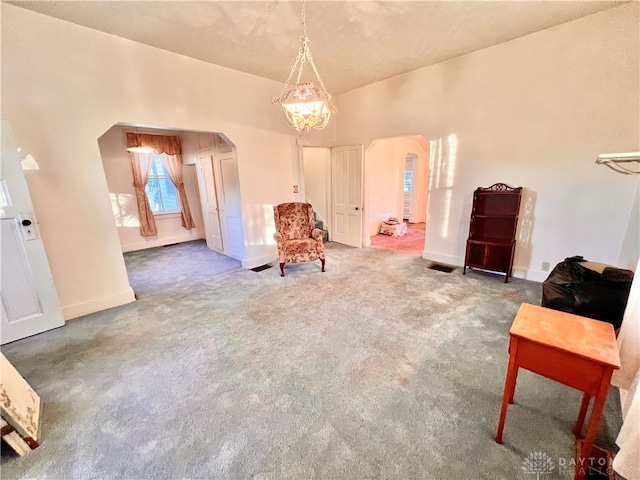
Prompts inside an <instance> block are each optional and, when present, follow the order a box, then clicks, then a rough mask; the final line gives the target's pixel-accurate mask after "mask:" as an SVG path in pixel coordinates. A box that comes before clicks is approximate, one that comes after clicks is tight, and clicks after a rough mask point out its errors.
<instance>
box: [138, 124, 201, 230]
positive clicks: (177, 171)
mask: <svg viewBox="0 0 640 480" xmlns="http://www.w3.org/2000/svg"><path fill="white" fill-rule="evenodd" d="M145 147H146V148H152V149H153V152H152V153H149V154H147V155H150V156H151V159H152V161H153V153H157V154H158V155H162V163H163V165H164V167H165V168H166V169H167V173H168V174H169V178H170V179H171V181H172V182H173V184H174V185H175V187H176V189H177V190H178V195H179V196H180V208H181V212H180V213H181V220H182V222H181V223H182V226H183V227H184V228H186V229H187V230H189V229H191V228H195V227H196V224H195V222H194V221H193V217H192V216H191V210H190V209H189V201H188V200H187V193H186V191H185V189H184V180H183V176H182V151H181V149H180V137H177V136H168V135H152V134H148V133H133V132H127V149H131V148H145ZM132 155H142V154H140V153H135V154H134V153H132ZM132 158H133V157H132ZM144 168H146V167H144ZM148 168H149V170H150V169H151V163H149V165H148ZM149 170H147V171H146V179H144V184H143V185H142V193H143V194H144V195H145V202H144V204H145V205H146V208H147V209H148V210H149V212H150V211H151V207H150V206H149V201H148V200H147V199H146V194H145V192H144V189H145V187H146V185H147V181H148V180H149ZM135 176H136V173H135V170H134V186H136V183H137V182H136V181H135ZM141 179H142V177H141ZM136 198H137V199H138V212H139V213H140V233H141V234H142V236H149V235H155V234H156V229H155V220H154V219H153V214H152V215H151V222H144V223H145V231H151V229H147V226H148V225H149V224H150V223H152V224H153V233H149V234H145V233H142V231H143V220H142V219H143V209H142V208H141V207H140V194H139V193H138V187H137V186H136ZM144 215H146V211H145V212H144Z"/></svg>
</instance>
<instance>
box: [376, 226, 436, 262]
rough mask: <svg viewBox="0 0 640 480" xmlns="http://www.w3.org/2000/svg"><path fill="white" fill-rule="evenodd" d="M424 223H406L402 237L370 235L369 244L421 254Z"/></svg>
mask: <svg viewBox="0 0 640 480" xmlns="http://www.w3.org/2000/svg"><path fill="white" fill-rule="evenodd" d="M426 225H427V224H426V223H408V224H407V233H406V234H405V235H403V236H402V237H391V236H389V235H381V234H378V235H375V236H373V237H371V246H373V247H379V248H385V249H387V250H397V251H399V252H404V253H411V254H414V255H420V256H422V252H423V250H424V232H425V228H426Z"/></svg>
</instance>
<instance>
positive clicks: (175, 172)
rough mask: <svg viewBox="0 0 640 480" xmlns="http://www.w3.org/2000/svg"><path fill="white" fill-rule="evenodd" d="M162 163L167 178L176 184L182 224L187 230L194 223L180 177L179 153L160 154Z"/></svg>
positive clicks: (193, 226) (194, 226) (194, 225)
mask: <svg viewBox="0 0 640 480" xmlns="http://www.w3.org/2000/svg"><path fill="white" fill-rule="evenodd" d="M162 164H163V165H164V168H166V169H167V173H168V174H169V178H170V179H171V181H172V182H173V184H174V185H175V186H176V189H177V190H178V195H180V207H181V212H180V213H181V218H182V226H183V227H184V228H186V229H187V230H189V229H191V228H196V224H195V222H194V221H193V218H192V217H191V210H190V209H189V200H187V192H186V191H185V189H184V181H183V177H182V159H181V158H180V155H179V154H178V155H166V154H163V155H162Z"/></svg>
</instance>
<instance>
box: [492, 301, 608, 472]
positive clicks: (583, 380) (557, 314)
mask: <svg viewBox="0 0 640 480" xmlns="http://www.w3.org/2000/svg"><path fill="white" fill-rule="evenodd" d="M509 334H510V336H511V339H510V342H509V367H508V370H507V378H506V380H505V385H504V394H503V397H502V408H501V410H500V422H499V423H498V433H497V435H496V442H497V443H502V432H503V430H504V422H505V417H506V415H507V407H508V405H509V404H510V403H513V396H514V393H515V389H516V379H517V377H518V369H519V368H520V367H522V368H526V369H527V370H529V371H531V372H534V373H537V374H539V375H542V376H544V377H547V378H550V379H551V380H555V381H557V382H560V383H562V384H564V385H567V386H569V387H572V388H575V389H577V390H581V391H582V392H584V396H583V397H582V404H581V405H580V412H579V413H578V420H577V422H576V425H575V427H574V429H573V433H574V435H575V436H576V437H578V438H581V435H582V427H583V425H584V420H585V417H586V414H587V409H588V407H589V402H590V401H591V397H595V401H594V404H593V408H592V411H591V418H590V419H589V424H588V427H587V434H586V436H585V437H584V442H583V446H582V457H581V458H580V459H579V463H578V465H577V466H576V479H579V480H581V479H582V478H584V473H585V469H586V463H583V462H586V461H587V460H586V459H588V458H589V456H590V454H591V448H592V447H593V442H594V440H595V437H596V433H597V432H598V426H599V424H600V419H601V417H602V410H603V407H604V403H605V400H606V398H607V392H608V390H609V384H610V382H611V375H612V374H613V371H614V370H617V369H618V368H620V357H619V355H618V347H617V345H616V336H615V333H614V330H613V326H612V325H611V324H610V323H607V322H601V321H598V320H592V319H590V318H585V317H580V316H578V315H573V314H570V313H566V312H561V311H558V310H552V309H549V308H545V307H540V306H537V305H531V304H528V303H523V304H522V305H521V306H520V310H518V314H517V315H516V318H515V319H514V320H513V324H512V325H511V329H510V330H509ZM580 465H584V466H585V468H580Z"/></svg>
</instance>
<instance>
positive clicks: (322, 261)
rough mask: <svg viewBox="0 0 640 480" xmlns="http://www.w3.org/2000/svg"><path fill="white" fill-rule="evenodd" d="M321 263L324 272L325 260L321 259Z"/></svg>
mask: <svg viewBox="0 0 640 480" xmlns="http://www.w3.org/2000/svg"><path fill="white" fill-rule="evenodd" d="M320 263H322V271H323V272H324V258H321V259H320Z"/></svg>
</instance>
